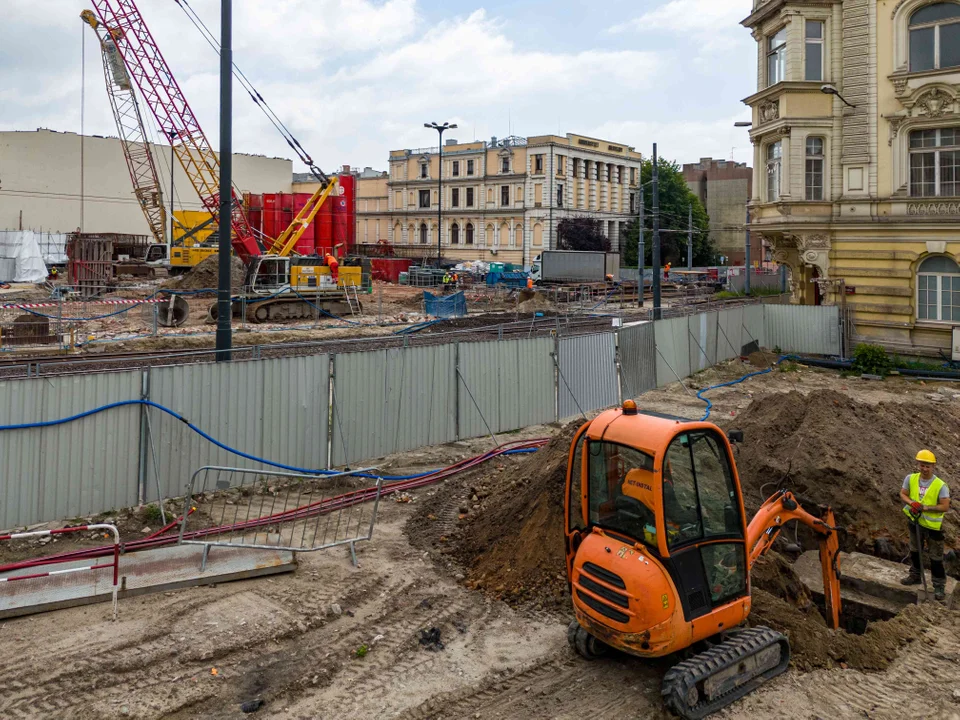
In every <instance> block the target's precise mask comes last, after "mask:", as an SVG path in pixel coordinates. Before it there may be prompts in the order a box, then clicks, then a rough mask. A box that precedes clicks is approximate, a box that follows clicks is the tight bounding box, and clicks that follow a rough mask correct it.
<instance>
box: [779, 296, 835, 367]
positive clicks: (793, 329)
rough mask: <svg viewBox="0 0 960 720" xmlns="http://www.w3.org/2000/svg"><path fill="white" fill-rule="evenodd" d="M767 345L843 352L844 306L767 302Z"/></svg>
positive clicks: (800, 350) (819, 352)
mask: <svg viewBox="0 0 960 720" xmlns="http://www.w3.org/2000/svg"><path fill="white" fill-rule="evenodd" d="M763 312H764V315H763V318H764V329H765V333H766V341H767V342H766V345H767V347H769V348H775V347H779V348H780V349H781V350H782V351H783V352H785V353H808V354H811V355H839V354H840V308H839V307H837V306H836V305H831V306H821V307H817V306H813V305H764V306H763Z"/></svg>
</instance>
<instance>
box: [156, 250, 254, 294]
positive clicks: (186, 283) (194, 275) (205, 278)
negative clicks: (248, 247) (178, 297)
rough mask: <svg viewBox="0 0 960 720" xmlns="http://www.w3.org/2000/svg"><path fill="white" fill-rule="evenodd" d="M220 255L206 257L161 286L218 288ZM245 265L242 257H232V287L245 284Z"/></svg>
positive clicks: (200, 288) (235, 287) (176, 288)
mask: <svg viewBox="0 0 960 720" xmlns="http://www.w3.org/2000/svg"><path fill="white" fill-rule="evenodd" d="M219 258H220V256H219V255H211V256H210V257H207V258H204V259H203V260H201V261H200V262H199V263H197V265H196V266H195V267H194V268H193V269H192V270H190V272H188V273H186V274H184V275H180V276H178V277H173V278H170V279H169V280H167V281H166V282H165V283H163V285H162V286H161V287H163V288H166V289H168V290H208V289H214V290H215V289H216V288H217V284H218V283H219V278H220V267H219V263H220V259H219ZM244 270H245V268H244V266H243V262H242V261H241V260H240V258H238V257H236V256H231V257H230V287H231V288H232V289H233V290H239V289H240V287H241V286H242V285H243V275H244Z"/></svg>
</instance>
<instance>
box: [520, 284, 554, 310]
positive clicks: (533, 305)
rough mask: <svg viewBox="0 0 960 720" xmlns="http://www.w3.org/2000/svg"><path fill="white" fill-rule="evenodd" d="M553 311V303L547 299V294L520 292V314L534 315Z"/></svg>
mask: <svg viewBox="0 0 960 720" xmlns="http://www.w3.org/2000/svg"><path fill="white" fill-rule="evenodd" d="M553 309H554V307H553V303H551V302H550V300H549V299H547V296H546V294H544V293H541V292H535V291H532V290H522V291H521V292H520V302H519V304H518V305H517V310H518V311H519V312H522V313H534V312H539V311H543V310H553Z"/></svg>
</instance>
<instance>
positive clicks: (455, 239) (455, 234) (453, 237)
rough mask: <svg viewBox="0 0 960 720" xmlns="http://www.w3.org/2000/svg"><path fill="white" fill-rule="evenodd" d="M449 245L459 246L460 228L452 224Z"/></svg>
mask: <svg viewBox="0 0 960 720" xmlns="http://www.w3.org/2000/svg"><path fill="white" fill-rule="evenodd" d="M450 244H451V245H459V244H460V226H459V225H457V224H456V223H454V224H453V225H451V226H450Z"/></svg>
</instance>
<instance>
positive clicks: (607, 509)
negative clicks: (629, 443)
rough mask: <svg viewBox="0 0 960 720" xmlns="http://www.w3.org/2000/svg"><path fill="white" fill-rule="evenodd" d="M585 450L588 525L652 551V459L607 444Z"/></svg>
mask: <svg viewBox="0 0 960 720" xmlns="http://www.w3.org/2000/svg"><path fill="white" fill-rule="evenodd" d="M587 448H588V453H589V455H588V459H587V474H588V482H589V488H588V499H589V503H588V505H589V514H590V515H589V520H590V524H591V525H598V526H600V527H601V528H605V529H607V530H612V531H615V532H619V533H621V534H623V535H626V536H628V537H630V538H633V539H634V540H637V541H639V542H643V543H645V544H646V545H649V546H650V547H652V548H656V546H657V529H656V528H657V523H656V514H655V513H654V506H655V501H654V498H653V493H654V490H655V488H656V484H655V482H654V474H653V457H652V456H650V455H647V454H646V453H643V452H640V451H639V450H636V449H634V448H629V447H626V446H625V445H618V444H616V443H610V442H594V441H590V442H589V444H588V445H587Z"/></svg>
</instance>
